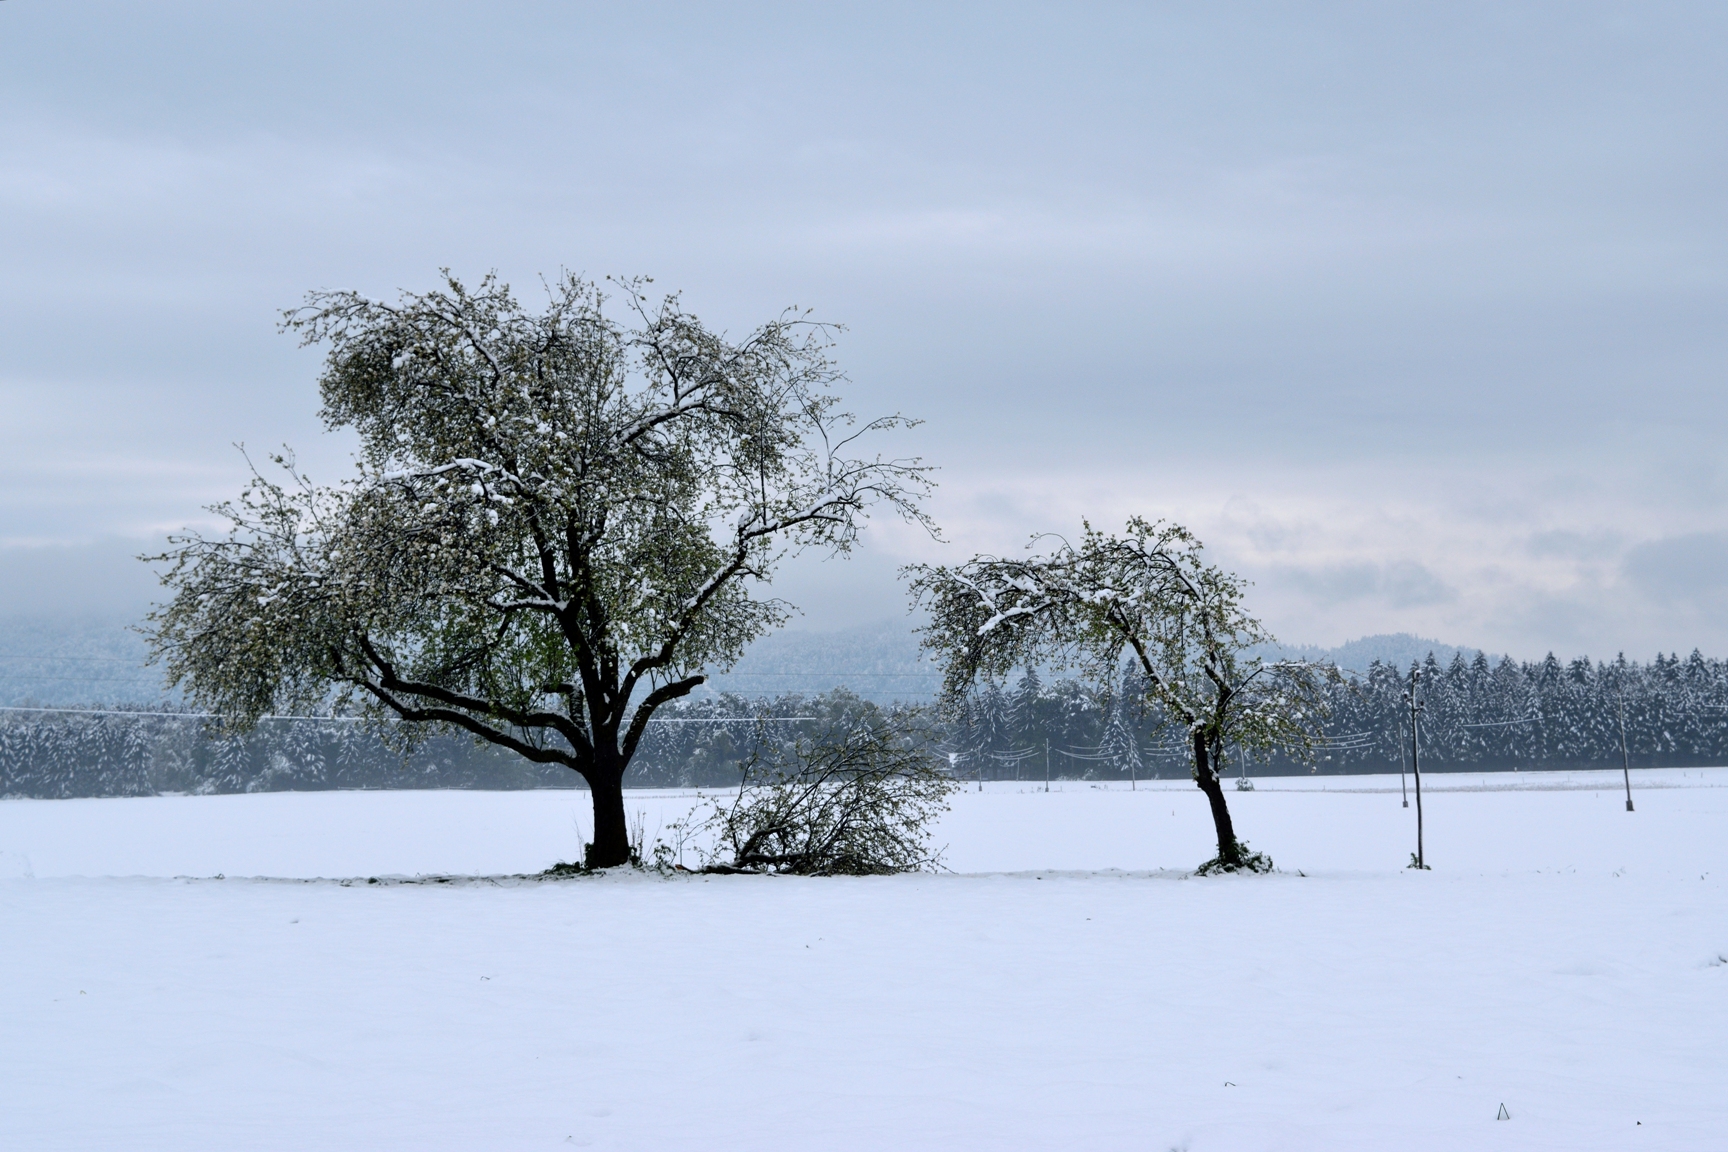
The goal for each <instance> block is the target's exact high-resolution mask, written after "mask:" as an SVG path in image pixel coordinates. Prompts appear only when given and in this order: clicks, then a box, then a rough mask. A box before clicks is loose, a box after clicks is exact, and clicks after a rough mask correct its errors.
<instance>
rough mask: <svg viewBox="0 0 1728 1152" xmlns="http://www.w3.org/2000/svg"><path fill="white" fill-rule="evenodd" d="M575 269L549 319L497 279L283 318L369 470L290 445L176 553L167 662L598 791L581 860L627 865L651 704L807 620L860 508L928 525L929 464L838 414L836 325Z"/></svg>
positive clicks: (330, 419) (161, 642) (214, 683)
mask: <svg viewBox="0 0 1728 1152" xmlns="http://www.w3.org/2000/svg"><path fill="white" fill-rule="evenodd" d="M618 288H619V294H620V295H621V297H622V302H623V305H624V311H625V313H626V314H627V316H628V317H629V321H628V323H619V322H617V321H615V320H614V319H613V318H612V316H611V315H610V314H609V313H608V311H607V308H608V301H607V298H606V296H605V295H604V294H603V293H602V292H601V291H600V289H599V288H598V287H596V286H595V285H593V284H590V283H587V282H585V281H583V280H581V279H579V278H577V277H574V276H566V277H564V278H562V279H560V280H558V281H556V282H555V283H553V284H552V285H550V288H549V297H550V298H549V301H548V303H547V306H546V308H545V309H544V311H542V312H538V313H534V312H530V311H529V310H527V309H525V308H524V307H523V306H522V305H521V304H520V303H518V301H517V300H516V299H515V297H514V296H513V295H512V294H511V292H510V290H509V288H508V287H507V286H505V285H503V284H501V283H498V282H497V281H496V280H495V279H493V278H492V277H488V278H487V279H486V280H484V281H483V282H482V283H481V284H480V285H479V286H478V287H477V288H476V289H474V290H472V291H470V290H469V289H467V288H465V287H464V286H463V285H462V284H461V283H459V282H458V281H456V280H455V279H454V278H449V277H447V284H446V286H445V287H444V288H442V289H440V290H437V291H433V292H428V293H425V294H406V295H404V296H403V297H402V298H401V299H400V300H399V301H398V302H396V303H394V304H389V303H382V302H379V301H374V300H370V299H367V298H365V297H363V296H360V295H358V294H356V293H352V292H319V293H313V294H312V295H310V296H309V297H308V298H307V303H306V305H305V307H303V308H300V309H298V310H295V311H293V312H290V313H288V314H287V316H286V319H285V327H286V328H287V329H289V330H291V331H293V332H295V333H298V334H299V335H301V336H302V337H303V338H304V341H305V342H306V343H307V344H314V345H324V346H326V347H327V348H328V355H327V358H326V360H325V364H324V370H323V373H322V376H321V378H320V380H319V385H320V389H321V395H322V398H323V411H322V415H323V418H324V421H325V423H326V425H327V426H328V427H330V428H331V429H338V428H350V429H353V430H354V431H355V432H357V433H358V434H359V440H360V461H359V465H360V466H359V472H358V475H357V476H356V477H355V478H354V479H353V480H351V481H349V482H347V483H344V484H340V485H337V486H334V487H319V486H315V485H314V484H312V483H311V482H310V481H309V480H307V479H305V478H304V477H302V476H300V475H298V474H297V473H296V472H295V471H294V469H293V467H292V462H291V461H288V460H286V459H282V458H278V462H279V463H281V464H283V466H284V467H286V468H287V469H288V470H289V476H290V479H288V480H286V481H284V482H283V483H277V482H275V481H272V480H269V479H266V478H265V477H263V476H261V475H260V476H255V478H254V480H253V482H252V483H251V484H250V485H249V487H248V488H247V490H246V492H245V494H244V495H243V496H242V497H241V499H240V500H239V502H238V503H237V504H223V505H220V506H218V507H217V508H216V509H215V511H217V512H218V513H220V514H221V515H222V516H223V517H224V518H225V519H226V520H227V521H228V522H229V525H230V530H229V531H228V533H227V534H226V535H225V536H216V537H213V538H206V537H203V536H199V535H192V536H185V537H179V538H176V539H175V540H174V542H173V547H172V549H171V550H170V551H169V552H168V553H167V554H166V555H165V556H161V557H156V558H155V559H157V560H159V561H164V562H166V563H167V564H169V565H170V567H169V568H168V571H167V572H166V574H165V576H164V577H163V582H164V584H165V585H166V586H167V587H168V589H169V590H170V591H171V593H172V597H171V598H170V599H169V600H168V602H167V603H166V604H164V605H162V606H161V607H159V608H158V609H157V610H156V611H155V612H154V613H153V614H152V616H151V617H150V620H151V627H152V635H151V638H152V641H153V645H154V651H155V653H156V654H157V656H159V657H161V658H164V659H165V660H166V662H167V665H168V670H169V673H170V675H171V677H172V679H173V680H174V682H175V683H177V684H184V685H185V686H186V687H187V688H188V689H189V690H190V694H191V696H192V698H193V699H194V700H195V701H197V702H199V703H201V704H203V705H206V706H208V707H210V708H212V709H214V710H217V711H219V712H221V713H222V714H224V715H225V716H226V717H228V718H230V719H231V720H232V721H233V722H234V723H235V724H237V725H239V726H240V727H242V728H243V727H245V726H247V725H248V724H250V723H251V722H253V721H255V720H257V719H258V718H259V717H260V716H263V715H265V714H268V713H271V712H281V711H288V710H298V709H302V708H311V707H318V706H326V705H329V704H330V703H331V702H332V696H333V694H334V696H335V698H336V700H337V701H338V702H343V703H348V702H352V703H354V704H356V705H358V706H360V707H362V708H364V709H366V710H367V711H369V712H370V713H371V714H372V715H373V716H375V717H388V716H394V717H398V718H400V719H402V720H404V721H408V722H410V723H411V724H424V725H428V726H431V727H433V728H434V729H436V728H438V727H443V728H445V729H459V730H461V731H463V732H466V733H468V734H470V735H471V736H473V737H476V738H478V739H479V740H482V741H486V742H489V743H491V744H494V745H497V746H499V747H502V748H506V749H509V750H510V751H513V752H515V753H516V754H518V755H520V756H522V757H524V758H526V759H527V760H529V761H533V762H536V763H541V764H557V765H563V766H565V767H568V768H570V769H572V770H574V771H575V772H577V773H578V774H580V775H581V776H582V778H583V779H584V780H585V781H586V782H587V784H588V787H589V789H590V790H591V792H592V795H593V803H594V842H593V844H591V845H590V846H589V848H588V854H587V862H588V863H589V864H590V865H591V866H596V867H605V866H610V865H616V864H621V863H624V862H625V861H626V860H627V859H628V857H629V843H628V836H627V830H626V827H625V820H624V806H623V794H622V785H623V778H624V773H625V771H626V769H627V768H628V767H629V765H630V761H631V758H632V756H633V755H634V754H635V752H636V749H637V747H638V745H639V743H640V742H641V740H642V736H643V732H644V730H645V728H646V726H647V724H648V721H649V719H650V718H651V717H652V716H653V715H654V713H655V711H656V710H657V709H659V708H661V707H662V706H664V705H666V704H668V703H669V702H671V701H673V700H677V699H678V698H680V697H682V696H685V695H687V694H688V693H689V692H690V691H691V690H692V689H694V688H695V687H696V686H697V685H699V684H701V683H702V682H703V680H704V679H705V676H704V670H705V669H709V668H723V667H725V666H727V665H729V664H730V663H731V662H732V661H734V660H735V659H737V657H738V656H739V655H740V653H742V651H743V650H744V647H745V646H746V645H747V644H749V643H750V642H751V641H752V640H754V639H755V638H757V637H758V636H760V635H762V634H763V633H764V632H765V631H767V630H769V629H771V628H773V627H776V626H777V625H779V624H780V623H781V622H782V621H783V620H784V618H785V608H786V606H785V605H784V604H782V603H781V602H780V601H777V600H773V599H764V598H759V596H758V595H753V591H754V590H755V589H756V588H757V587H759V586H760V585H762V584H765V583H766V582H767V581H768V579H769V577H770V576H771V574H772V573H773V571H774V570H775V567H776V565H777V563H778V561H779V560H780V559H781V558H782V557H783V556H784V555H785V554H786V553H787V552H788V551H798V550H801V549H804V548H816V549H820V550H823V551H827V552H830V553H844V552H846V551H847V550H848V549H849V548H850V547H851V546H852V544H853V542H854V540H855V539H856V537H857V535H858V532H859V530H860V528H861V526H862V524H863V522H864V519H865V516H866V509H868V508H869V507H870V506H871V505H873V504H878V505H884V506H886V507H887V508H889V509H891V510H892V511H894V512H896V513H898V514H900V515H901V516H904V517H906V518H907V519H909V520H912V521H914V522H917V523H920V524H923V525H924V526H925V527H926V528H930V527H931V525H930V523H929V521H928V520H927V518H926V517H925V515H924V513H923V512H922V511H921V509H920V506H919V500H920V498H921V497H922V496H923V494H924V493H925V492H926V490H927V487H928V485H927V479H926V470H925V469H924V467H923V466H922V465H920V464H919V463H918V461H916V460H908V459H888V458H884V457H882V456H880V455H864V454H861V453H860V452H859V448H858V444H859V438H860V437H862V436H866V435H869V434H874V433H879V432H884V431H887V430H889V429H893V428H895V427H898V426H902V425H904V424H905V423H907V422H906V421H903V420H901V419H900V418H899V417H889V418H885V419H878V420H874V421H870V422H868V423H864V424H862V425H859V424H857V423H856V422H855V421H854V420H853V418H852V417H851V416H850V414H848V413H845V412H843V411H841V410H840V409H839V407H838V399H837V397H835V396H834V394H833V392H832V386H833V385H834V384H836V383H837V382H839V381H840V380H841V376H840V373H839V372H838V370H837V369H836V368H835V366H834V365H833V364H832V363H831V361H830V360H829V358H828V348H829V345H830V343H831V341H830V333H831V331H832V329H830V328H828V327H825V326H822V325H818V324H813V323H811V322H810V321H808V319H807V318H806V317H805V316H804V315H803V314H795V313H788V314H785V315H783V316H782V317H781V318H779V319H777V320H775V321H772V322H770V323H768V324H765V325H763V326H762V327H761V328H758V329H757V330H755V331H754V332H752V333H750V334H749V335H748V336H747V337H745V338H744V339H742V340H739V341H734V340H731V339H729V338H728V337H726V336H725V335H723V334H721V333H717V332H714V331H711V330H709V329H708V328H706V327H705V326H704V325H703V324H702V323H701V322H700V321H699V320H698V319H697V318H696V317H695V316H693V315H691V314H690V313H689V312H687V311H685V310H684V308H683V307H682V305H681V303H680V301H679V299H678V298H677V297H676V296H670V297H667V298H665V299H664V300H663V301H662V302H660V303H659V304H658V305H654V304H652V303H650V301H649V300H648V298H647V296H646V295H645V292H646V282H645V281H624V282H620V283H619V285H618Z"/></svg>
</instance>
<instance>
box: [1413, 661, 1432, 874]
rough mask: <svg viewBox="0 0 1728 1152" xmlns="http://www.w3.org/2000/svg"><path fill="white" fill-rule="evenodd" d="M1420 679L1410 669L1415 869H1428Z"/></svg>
mask: <svg viewBox="0 0 1728 1152" xmlns="http://www.w3.org/2000/svg"><path fill="white" fill-rule="evenodd" d="M1421 679H1422V670H1421V669H1420V668H1412V669H1410V775H1411V776H1413V777H1415V780H1416V867H1418V868H1426V867H1428V861H1427V860H1426V859H1425V858H1424V857H1423V854H1422V742H1421V738H1420V736H1419V735H1418V734H1417V716H1418V715H1419V714H1420V713H1421V711H1422V706H1421V705H1420V704H1418V703H1417V702H1416V686H1417V684H1418V683H1420V681H1421Z"/></svg>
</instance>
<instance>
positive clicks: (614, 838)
mask: <svg viewBox="0 0 1728 1152" xmlns="http://www.w3.org/2000/svg"><path fill="white" fill-rule="evenodd" d="M583 779H585V780H587V781H588V792H589V795H590V796H592V797H593V800H594V842H593V843H592V844H590V845H588V847H587V852H586V854H585V855H584V856H583V858H582V862H583V863H584V864H585V865H587V866H588V867H590V868H616V867H618V866H619V865H622V864H628V863H630V829H629V826H628V825H627V824H626V823H625V821H624V768H623V766H622V765H616V766H615V765H607V764H600V765H596V766H595V767H594V769H593V770H591V771H589V772H585V773H583Z"/></svg>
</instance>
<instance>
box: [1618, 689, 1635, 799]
mask: <svg viewBox="0 0 1728 1152" xmlns="http://www.w3.org/2000/svg"><path fill="white" fill-rule="evenodd" d="M1614 695H1615V698H1616V700H1617V701H1618V702H1619V706H1620V707H1619V712H1620V771H1621V773H1622V774H1623V775H1624V776H1625V777H1626V811H1628V812H1630V811H1632V756H1631V754H1630V753H1629V752H1627V751H1626V689H1625V688H1624V687H1623V686H1622V685H1621V684H1619V683H1618V682H1616V683H1615V685H1614Z"/></svg>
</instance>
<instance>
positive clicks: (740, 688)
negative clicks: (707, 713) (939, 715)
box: [698, 619, 942, 704]
mask: <svg viewBox="0 0 1728 1152" xmlns="http://www.w3.org/2000/svg"><path fill="white" fill-rule="evenodd" d="M912 628H913V623H912V621H910V620H905V619H902V620H884V621H881V622H879V623H876V624H867V625H861V626H859V627H855V628H846V629H842V630H840V631H835V632H813V631H804V630H800V629H791V628H788V629H784V630H782V631H779V632H774V633H771V634H769V635H767V636H764V637H763V638H762V639H760V640H758V641H757V642H756V643H755V644H753V645H751V647H750V650H749V651H748V652H746V653H745V654H744V658H743V659H742V660H740V661H739V662H738V664H737V666H736V667H735V668H733V669H732V670H731V671H729V672H717V673H715V674H714V675H713V676H712V677H711V678H710V679H709V681H708V683H707V684H705V685H703V686H702V688H701V689H699V690H698V695H718V694H719V693H722V692H735V693H737V694H738V695H740V696H780V695H783V694H785V693H787V692H802V693H805V694H807V695H813V694H815V693H817V692H826V691H829V690H830V689H833V688H838V687H842V686H844V687H846V688H850V689H851V690H852V691H854V692H856V693H857V694H858V695H860V696H862V697H864V698H865V699H866V700H874V701H876V702H878V703H883V704H886V703H888V702H890V701H893V700H929V699H931V698H932V697H934V696H935V695H936V691H937V689H939V688H940V687H941V686H942V674H941V672H940V671H939V670H938V669H937V668H936V667H935V665H933V664H931V663H929V662H928V661H927V660H925V659H923V657H922V656H921V655H920V653H919V651H918V637H917V635H916V634H914V633H913V631H912Z"/></svg>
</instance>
